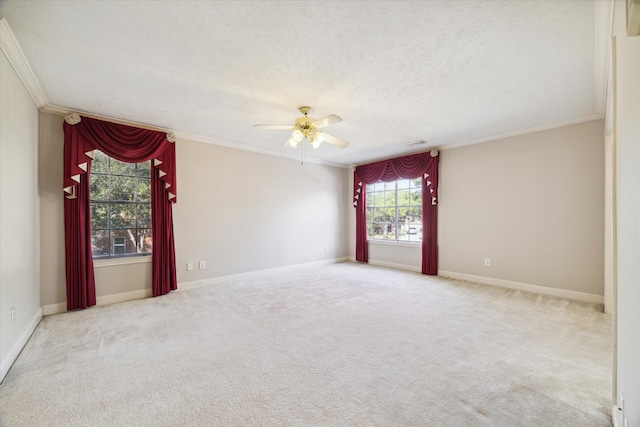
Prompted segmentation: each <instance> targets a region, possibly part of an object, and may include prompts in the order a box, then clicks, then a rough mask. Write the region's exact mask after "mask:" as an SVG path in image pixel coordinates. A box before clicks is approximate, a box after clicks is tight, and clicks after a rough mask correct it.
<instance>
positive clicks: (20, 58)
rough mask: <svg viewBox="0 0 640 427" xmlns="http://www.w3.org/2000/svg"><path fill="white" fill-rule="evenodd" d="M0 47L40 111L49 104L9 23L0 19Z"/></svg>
mask: <svg viewBox="0 0 640 427" xmlns="http://www.w3.org/2000/svg"><path fill="white" fill-rule="evenodd" d="M0 47H1V48H2V51H3V52H4V54H5V55H6V56H7V59H8V60H9V62H10V63H11V66H12V67H13V68H14V69H15V70H16V73H17V74H18V77H20V80H21V81H22V84H23V85H24V87H25V88H26V89H27V92H29V95H30V96H31V99H33V102H34V103H35V104H36V106H37V107H38V109H40V110H41V109H42V108H43V107H45V106H47V105H48V104H49V102H48V101H47V98H46V96H44V92H43V91H42V88H41V87H40V84H39V83H38V79H36V76H35V74H34V73H33V70H32V69H31V66H30V65H29V62H28V61H27V58H26V57H25V56H24V53H23V52H22V49H21V48H20V45H19V44H18V41H17V40H16V38H15V37H14V35H13V32H12V31H11V28H10V27H9V23H8V22H7V20H6V19H4V18H2V19H0Z"/></svg>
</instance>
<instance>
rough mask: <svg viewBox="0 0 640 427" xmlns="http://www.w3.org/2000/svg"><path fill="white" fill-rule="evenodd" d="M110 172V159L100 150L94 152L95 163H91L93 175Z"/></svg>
mask: <svg viewBox="0 0 640 427" xmlns="http://www.w3.org/2000/svg"><path fill="white" fill-rule="evenodd" d="M96 172H103V173H107V172H109V157H108V156H107V155H106V154H104V153H103V152H102V151H100V150H94V151H93V161H92V162H91V173H96Z"/></svg>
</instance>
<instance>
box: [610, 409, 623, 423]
mask: <svg viewBox="0 0 640 427" xmlns="http://www.w3.org/2000/svg"><path fill="white" fill-rule="evenodd" d="M621 413H622V411H621V410H620V408H618V407H617V406H616V405H613V408H611V422H612V423H613V427H623V425H622V420H621V419H620V418H622V415H621Z"/></svg>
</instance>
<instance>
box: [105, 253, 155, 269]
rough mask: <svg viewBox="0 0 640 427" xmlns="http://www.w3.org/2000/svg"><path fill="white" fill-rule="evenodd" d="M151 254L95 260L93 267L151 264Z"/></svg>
mask: <svg viewBox="0 0 640 427" xmlns="http://www.w3.org/2000/svg"><path fill="white" fill-rule="evenodd" d="M151 258H152V257H151V254H131V255H124V256H123V255H118V256H116V257H112V258H94V259H93V267H94V268H101V267H113V266H116V265H128V264H144V263H150V262H151Z"/></svg>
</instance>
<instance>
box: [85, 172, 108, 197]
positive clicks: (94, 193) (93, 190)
mask: <svg viewBox="0 0 640 427" xmlns="http://www.w3.org/2000/svg"><path fill="white" fill-rule="evenodd" d="M89 181H90V183H89V184H90V185H89V191H90V194H91V200H109V176H107V175H99V174H96V173H92V174H91V178H89Z"/></svg>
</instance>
